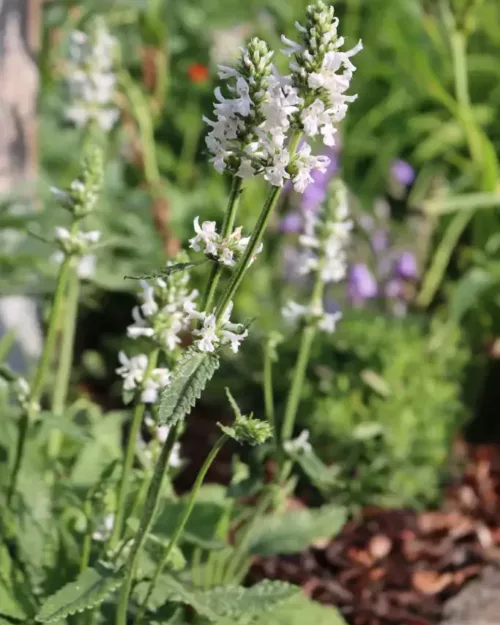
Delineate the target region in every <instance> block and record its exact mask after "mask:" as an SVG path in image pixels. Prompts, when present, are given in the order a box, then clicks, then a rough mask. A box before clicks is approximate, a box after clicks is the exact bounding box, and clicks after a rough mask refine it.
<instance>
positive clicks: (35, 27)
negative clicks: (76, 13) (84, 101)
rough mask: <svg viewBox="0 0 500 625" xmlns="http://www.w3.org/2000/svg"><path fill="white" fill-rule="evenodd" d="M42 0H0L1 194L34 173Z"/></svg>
mask: <svg viewBox="0 0 500 625" xmlns="http://www.w3.org/2000/svg"><path fill="white" fill-rule="evenodd" d="M39 28H40V0H0V85H1V87H0V129H1V131H0V194H4V193H5V192H7V193H11V192H15V191H17V190H19V188H20V185H23V186H24V184H25V183H26V181H33V180H34V177H35V173H36V161H37V157H36V152H37V148H36V144H37V141H36V135H37V132H36V102H37V92H38V72H37V68H36V60H35V55H36V51H37V49H38V41H39Z"/></svg>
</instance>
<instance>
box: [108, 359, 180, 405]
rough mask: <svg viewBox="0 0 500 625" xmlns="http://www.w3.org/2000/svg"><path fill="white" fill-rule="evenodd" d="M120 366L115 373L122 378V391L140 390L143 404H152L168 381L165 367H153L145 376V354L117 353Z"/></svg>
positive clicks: (168, 375)
mask: <svg viewBox="0 0 500 625" xmlns="http://www.w3.org/2000/svg"><path fill="white" fill-rule="evenodd" d="M118 359H119V361H120V363H121V367H118V369H117V370H116V373H117V374H118V375H119V376H121V377H122V378H123V380H124V382H123V390H124V391H135V390H138V389H139V390H140V391H141V401H142V402H143V403H145V404H154V403H155V402H156V400H157V399H158V391H159V390H160V389H162V388H163V387H165V386H166V385H167V384H168V383H169V381H170V375H171V373H170V371H169V370H168V369H165V368H157V369H153V370H152V371H151V372H150V374H149V375H147V376H146V371H147V368H148V357H147V356H146V354H139V355H138V356H132V357H131V358H129V357H128V356H127V355H126V354H125V353H124V352H120V353H119V354H118Z"/></svg>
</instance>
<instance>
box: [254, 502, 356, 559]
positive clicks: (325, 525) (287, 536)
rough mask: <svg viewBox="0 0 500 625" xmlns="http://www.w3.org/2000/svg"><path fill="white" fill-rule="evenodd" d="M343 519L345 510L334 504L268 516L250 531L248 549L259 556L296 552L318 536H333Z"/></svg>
mask: <svg viewBox="0 0 500 625" xmlns="http://www.w3.org/2000/svg"><path fill="white" fill-rule="evenodd" d="M345 521H346V510H345V508H342V507H340V506H337V505H326V506H322V507H321V508H311V509H304V510H293V511H290V512H285V513H284V514H282V515H269V516H267V517H264V518H263V519H261V520H260V521H259V523H258V525H257V526H256V527H255V529H254V530H253V532H252V536H251V539H250V545H249V551H250V553H252V554H256V555H261V556H270V555H275V554H285V553H299V552H300V551H302V550H303V549H305V548H306V547H308V546H310V545H311V544H312V543H314V542H315V541H316V540H318V539H320V538H331V537H332V536H334V535H335V534H336V533H337V532H338V531H339V530H340V529H341V527H342V526H343V525H344V523H345Z"/></svg>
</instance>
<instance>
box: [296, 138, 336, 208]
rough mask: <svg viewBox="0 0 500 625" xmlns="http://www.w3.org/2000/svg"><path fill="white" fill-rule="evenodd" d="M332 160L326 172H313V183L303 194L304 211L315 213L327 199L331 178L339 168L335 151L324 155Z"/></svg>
mask: <svg viewBox="0 0 500 625" xmlns="http://www.w3.org/2000/svg"><path fill="white" fill-rule="evenodd" d="M324 155H325V156H328V158H329V159H330V163H329V164H328V167H327V168H326V171H325V172H323V173H322V172H320V171H319V170H317V169H316V170H314V171H313V172H312V178H313V182H311V184H309V185H308V186H307V187H306V189H305V191H304V193H303V194H302V202H301V207H302V210H304V211H315V210H317V209H318V208H319V207H320V206H321V204H322V203H323V202H324V201H325V199H326V191H327V188H328V183H329V182H330V179H331V177H332V176H333V175H334V174H335V172H336V171H337V170H338V168H339V163H338V156H337V152H336V151H335V149H333V148H332V149H330V150H327V151H326V152H325V154H324Z"/></svg>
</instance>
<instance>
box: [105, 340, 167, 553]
mask: <svg viewBox="0 0 500 625" xmlns="http://www.w3.org/2000/svg"><path fill="white" fill-rule="evenodd" d="M158 355H159V350H158V349H155V350H154V351H152V352H151V354H150V355H149V359H148V366H147V368H146V371H145V372H144V382H145V381H146V380H147V379H148V378H149V376H150V375H151V372H152V371H153V369H154V368H155V367H156V363H157V361H158ZM145 409H146V406H145V404H144V402H143V401H141V399H140V398H138V399H137V403H136V405H135V408H134V413H133V415H132V424H131V427H130V432H129V434H128V440H127V449H126V450H125V459H124V461H123V470H122V475H121V479H120V486H119V487H118V501H117V504H116V517H115V522H114V524H113V532H112V534H111V538H110V539H109V549H113V548H114V547H115V546H116V543H117V542H118V541H119V540H120V538H121V536H122V532H123V521H124V518H125V506H126V503H127V493H128V489H129V482H130V475H131V473H132V466H133V464H134V458H135V449H136V446H137V437H138V435H139V432H140V429H141V423H142V418H143V416H144V411H145Z"/></svg>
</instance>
